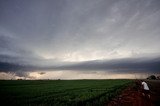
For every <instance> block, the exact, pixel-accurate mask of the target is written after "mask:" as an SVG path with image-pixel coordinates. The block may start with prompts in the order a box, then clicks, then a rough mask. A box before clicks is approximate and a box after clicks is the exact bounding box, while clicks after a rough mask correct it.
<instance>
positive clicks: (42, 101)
mask: <svg viewBox="0 0 160 106" xmlns="http://www.w3.org/2000/svg"><path fill="white" fill-rule="evenodd" d="M132 82H133V81H132V80H36V81H35V80H33V81H30V80H17V81H16V80H12V81H11V80H7V81H0V106H6V105H10V106H13V105H16V106H22V105H23V106H64V105H65V106H98V105H99V106H102V105H104V104H106V102H108V101H110V100H111V99H112V98H113V97H115V96H116V95H118V94H119V93H120V92H121V91H122V90H123V89H124V88H126V87H127V86H128V85H129V84H131V83H132Z"/></svg>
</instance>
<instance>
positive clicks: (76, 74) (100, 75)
mask: <svg viewBox="0 0 160 106" xmlns="http://www.w3.org/2000/svg"><path fill="white" fill-rule="evenodd" d="M148 75H149V73H148V74H147V73H134V72H133V73H112V72H107V71H73V70H58V71H55V70H54V71H53V70H52V71H51V70H50V71H33V72H28V74H27V76H17V75H16V74H14V73H4V72H1V73H0V79H26V80H39V79H51V80H57V79H67V80H72V79H141V78H146V77H147V76H148Z"/></svg>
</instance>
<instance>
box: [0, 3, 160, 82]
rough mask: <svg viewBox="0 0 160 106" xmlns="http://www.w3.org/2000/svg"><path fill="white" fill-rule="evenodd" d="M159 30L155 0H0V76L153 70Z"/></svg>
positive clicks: (159, 55) (159, 58) (159, 6)
mask: <svg viewBox="0 0 160 106" xmlns="http://www.w3.org/2000/svg"><path fill="white" fill-rule="evenodd" d="M159 34H160V0H0V78H1V79H4V78H8V77H7V76H9V78H11V76H16V77H21V76H22V77H25V76H29V75H30V74H32V75H33V76H34V75H35V74H33V73H35V71H36V72H37V73H38V74H36V75H35V76H34V77H36V78H39V77H37V76H41V77H40V78H52V79H54V78H73V75H72V76H71V75H70V74H69V73H74V76H79V77H78V78H83V79H85V78H109V77H107V74H104V73H106V72H113V73H117V74H118V73H121V74H124V73H126V74H127V75H128V74H130V73H131V72H135V73H151V74H153V73H157V74H159V73H160V67H159V65H160V46H159V45H160V35H159ZM57 70H58V71H57ZM65 70H67V71H65ZM50 72H51V73H52V75H53V77H51V74H50V77H49V76H47V73H50ZM56 72H61V74H60V75H59V74H55V73H56ZM93 72H94V74H93ZM62 73H63V74H62ZM64 73H65V74H64ZM66 73H68V74H66ZM85 73H87V74H85ZM95 73H96V74H95ZM4 74H5V75H6V77H4ZM56 75H57V76H56ZM98 75H100V76H101V75H106V76H103V77H100V76H99V77H97V76H98ZM42 76H43V77H42ZM44 76H45V77H44ZM122 76H123V75H122ZM123 77H124V76H123ZM117 78H118V77H117ZM127 78H128V77H127Z"/></svg>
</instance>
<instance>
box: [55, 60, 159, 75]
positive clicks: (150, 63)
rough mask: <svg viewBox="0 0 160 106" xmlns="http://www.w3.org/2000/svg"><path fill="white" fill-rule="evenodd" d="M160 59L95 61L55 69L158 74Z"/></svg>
mask: <svg viewBox="0 0 160 106" xmlns="http://www.w3.org/2000/svg"><path fill="white" fill-rule="evenodd" d="M159 65H160V58H159V57H158V58H149V59H148V58H125V59H115V60H109V61H105V60H95V61H87V62H82V63H77V64H73V65H67V66H61V67H57V69H63V70H67V69H68V70H104V71H110V72H114V73H132V72H136V73H145V72H146V73H147V72H148V73H160V67H159Z"/></svg>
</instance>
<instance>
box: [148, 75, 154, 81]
mask: <svg viewBox="0 0 160 106" xmlns="http://www.w3.org/2000/svg"><path fill="white" fill-rule="evenodd" d="M147 79H150V80H155V79H156V76H155V75H150V76H149V77H147Z"/></svg>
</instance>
